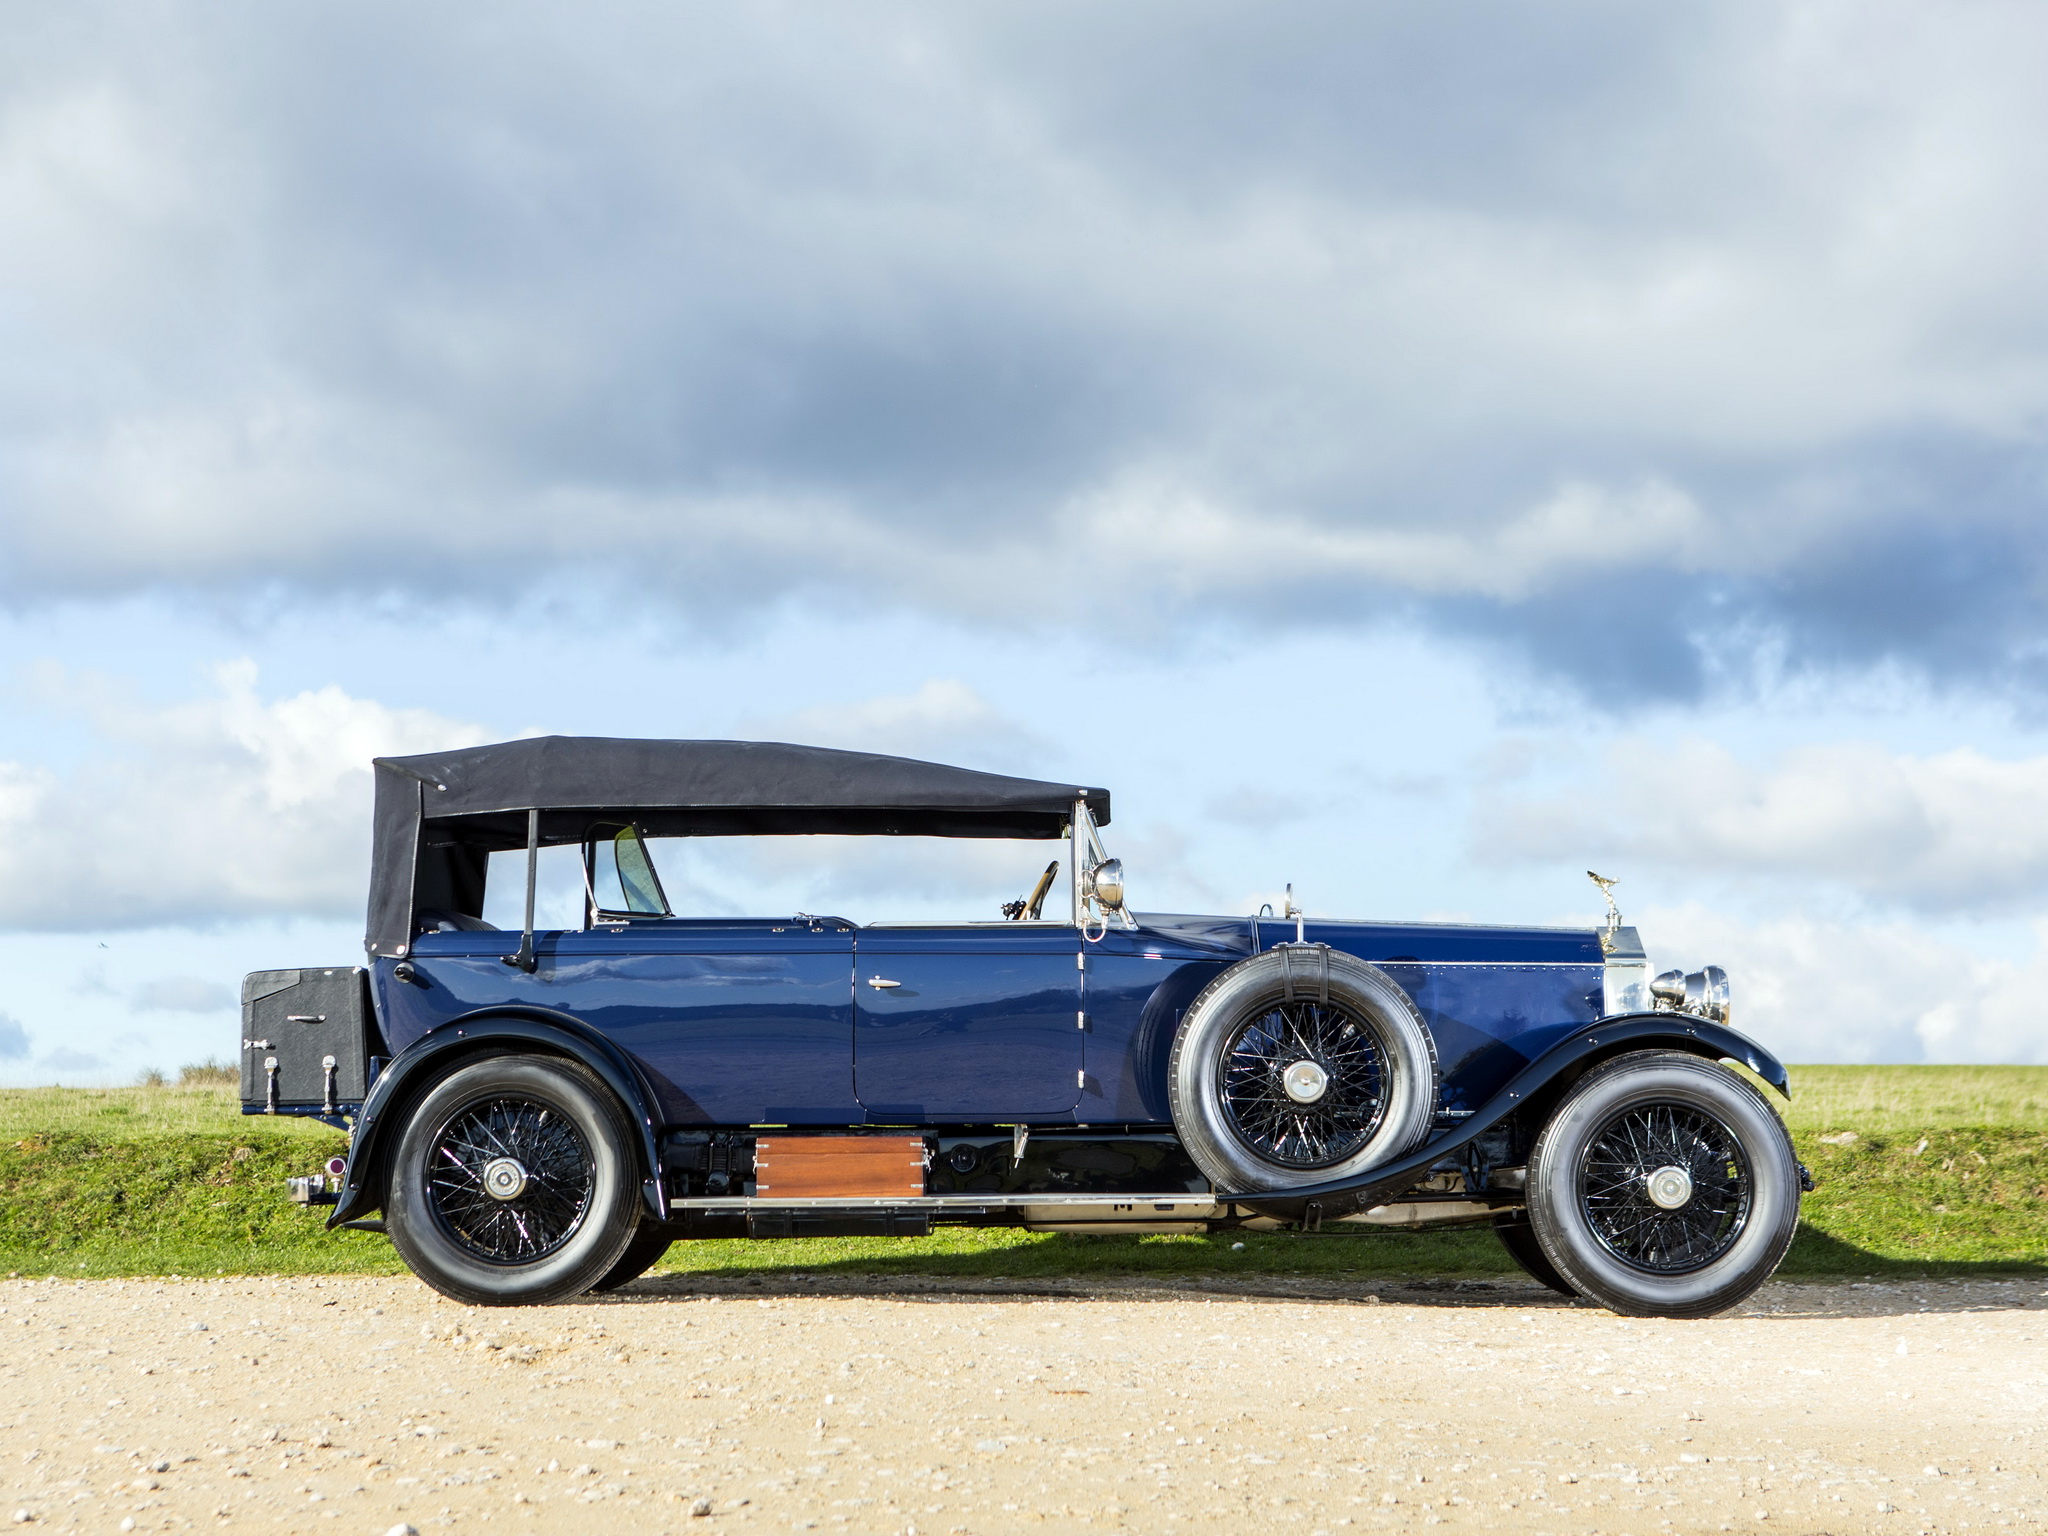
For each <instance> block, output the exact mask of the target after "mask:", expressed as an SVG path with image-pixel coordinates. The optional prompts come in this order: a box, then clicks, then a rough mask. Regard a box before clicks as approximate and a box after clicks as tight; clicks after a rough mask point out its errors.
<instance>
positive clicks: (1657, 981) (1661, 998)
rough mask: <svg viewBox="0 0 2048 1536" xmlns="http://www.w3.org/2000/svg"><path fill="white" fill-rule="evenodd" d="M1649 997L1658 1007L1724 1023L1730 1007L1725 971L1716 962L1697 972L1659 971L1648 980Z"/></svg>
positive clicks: (1670, 1011)
mask: <svg viewBox="0 0 2048 1536" xmlns="http://www.w3.org/2000/svg"><path fill="white" fill-rule="evenodd" d="M1650 997H1651V999H1652V1001H1653V1002H1654V1003H1655V1005H1656V1007H1657V1008H1659V1009H1660V1010H1663V1011H1665V1012H1669V1013H1689V1014H1691V1015H1693V1016H1694V1017H1695V1018H1701V1019H1706V1020H1709V1021H1710V1022H1712V1023H1715V1024H1726V1023H1727V1022H1728V1018H1729V1014H1730V1012H1731V1009H1730V1006H1729V985H1728V973H1727V972H1726V971H1724V970H1722V969H1721V967H1720V966H1718V965H1707V966H1702V967H1701V968H1700V969H1699V970H1696V971H1691V972H1687V971H1661V972H1659V973H1658V975H1657V976H1656V977H1655V978H1654V979H1653V980H1652V981H1651V982H1650Z"/></svg>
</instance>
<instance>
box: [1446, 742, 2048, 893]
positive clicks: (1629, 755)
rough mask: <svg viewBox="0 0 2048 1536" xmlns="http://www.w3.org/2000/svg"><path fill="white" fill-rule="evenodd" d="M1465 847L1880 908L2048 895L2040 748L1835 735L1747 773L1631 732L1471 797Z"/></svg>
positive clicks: (1721, 756) (1704, 748)
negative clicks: (1563, 781) (1590, 757)
mask: <svg viewBox="0 0 2048 1536" xmlns="http://www.w3.org/2000/svg"><path fill="white" fill-rule="evenodd" d="M1472 846H1473V849H1474V851H1475V853H1477V854H1479V855H1480V856H1481V857H1482V858H1483V859H1485V860H1486V861H1488V862H1512V861H1515V860H1517V859H1537V860H1560V861H1562V860H1567V859H1577V858H1586V859H1598V860H1602V861H1605V862H1606V863H1607V864H1609V865H1610V866H1612V867H1617V868H1627V867H1635V868H1644V867H1648V868H1656V869H1661V870H1665V871H1670V872H1689V873H1698V874H1707V873H1712V874H1715V875H1718V876H1721V877H1723V878H1725V879H1730V880H1735V881H1738V882H1747V883H1750V884H1752V885H1755V886H1758V887H1763V888H1769V889H1774V890H1779V891H1783V890H1785V889H1788V888H1790V889H1798V888H1800V887H1801V886H1806V887H1814V886H1819V887H1833V888H1834V889H1836V890H1838V891H1848V892H1852V893H1854V895H1855V896H1857V897H1858V898H1860V899H1861V900H1863V901H1864V902H1867V903H1869V904H1871V905H1874V906H1876V907H1879V908H1893V909H1897V908H1905V909H1910V910H1915V911H1918V912H1922V913H1931V914H1942V915H1950V914H1980V915H1981V914H1989V913H1998V914H2006V915H2010V914H2014V913H2030V912H2032V911H2034V910H2036V909H2037V907H2038V904H2039V902H2040V901H2041V899H2042V896H2043V895H2044V894H2048V758H2038V757H2037V758H2030V759H2021V760H2017V761H2014V760H2002V759H1997V758H1991V757H1987V756H1985V755H1984V754H1983V753H1981V752H1978V751H1976V750H1974V749H1971V748H1961V749H1957V750H1954V751H1949V752H1944V753H1941V754H1939V755H1936V756H1930V757H1915V756H1905V755H1898V754H1894V753H1892V752H1889V751H1886V750H1885V749H1884V748H1882V747H1880V746H1877V745H1875V744H1872V743H1868V742H1833V743H1828V744H1825V745H1814V746H1805V747H1800V748H1797V749H1795V750H1793V751H1790V752H1787V753H1785V754H1784V755H1783V756H1782V757H1781V758H1780V759H1779V760H1778V761H1777V762H1775V763H1772V764H1770V765H1769V766H1768V767H1762V768H1759V767H1756V766H1752V765H1750V764H1747V763H1744V762H1742V761H1741V760H1740V759H1738V758H1737V757H1736V756H1735V755H1734V754H1733V753H1731V752H1729V751H1727V750H1726V749H1725V748H1723V747H1721V746H1719V745H1717V744H1715V743H1713V742H1710V741H1705V740H1700V739H1697V738H1694V739H1688V740H1679V741H1673V742H1650V741H1645V740H1642V739H1639V738H1632V739H1627V740H1624V741H1622V742H1620V743H1617V744H1616V745H1615V746H1614V747H1612V748H1611V749H1610V750H1609V751H1608V753H1607V754H1606V763H1605V772H1604V773H1600V774H1597V775H1595V776H1593V777H1592V780H1591V782H1586V781H1583V780H1582V781H1580V782H1578V783H1575V784H1573V785H1572V787H1571V788H1570V790H1569V791H1568V792H1562V793H1560V792H1558V791H1556V790H1554V789H1551V790H1544V789H1536V790H1529V789H1516V790H1512V791H1499V790H1497V791H1494V792H1492V793H1489V794H1488V795H1486V796H1485V797H1483V798H1482V801H1481V804H1480V806H1479V809H1478V811H1477V813H1476V815H1475V817H1474V825H1473V835H1472Z"/></svg>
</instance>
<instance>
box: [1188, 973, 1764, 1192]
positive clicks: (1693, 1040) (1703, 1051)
mask: <svg viewBox="0 0 2048 1536" xmlns="http://www.w3.org/2000/svg"><path fill="white" fill-rule="evenodd" d="M1659 1048H1662V1049H1665V1050H1674V1051H1686V1052H1689V1053H1691V1054H1692V1055H1694V1056H1704V1057H1706V1058H1707V1059H1708V1060H1710V1061H1722V1060H1732V1061H1736V1062H1739V1063H1741V1064H1742V1065H1743V1066H1745V1067H1747V1068H1749V1070H1750V1071H1752V1072H1754V1073H1755V1074H1756V1075H1757V1076H1758V1077H1760V1078H1762V1079H1763V1080H1764V1081H1765V1082H1767V1083H1769V1084H1770V1085H1771V1086H1772V1087H1773V1088H1775V1089H1777V1090H1778V1092H1779V1093H1781V1094H1783V1095H1784V1096H1785V1097H1786V1098H1788V1099H1789V1098H1791V1096H1792V1090H1791V1087H1790V1083H1789V1079H1788V1077H1787V1074H1786V1072H1785V1068H1784V1065H1783V1064H1782V1063H1781V1062H1780V1061H1779V1060H1778V1058H1777V1057H1775V1056H1773V1055H1772V1054H1771V1053H1770V1052H1769V1051H1767V1050H1765V1049H1764V1048H1763V1047H1762V1046H1760V1045H1758V1044H1757V1043H1756V1042H1755V1041H1754V1040H1751V1039H1750V1038H1749V1037H1748V1036H1747V1035H1741V1034H1737V1033H1736V1032H1735V1031H1734V1030H1732V1029H1730V1028H1728V1026H1727V1025H1725V1024H1715V1023H1712V1022H1710V1021H1709V1020H1706V1019H1700V1018H1694V1017H1693V1016H1691V1015H1690V1014H1683V1013H1624V1014H1616V1015H1615V1016H1613V1017H1612V1018H1606V1019H1602V1020H1600V1021H1599V1022H1598V1023H1597V1024H1588V1025H1586V1026H1584V1027H1583V1028H1581V1029H1579V1030H1577V1031H1575V1032H1574V1033H1572V1034H1570V1035H1567V1036H1566V1037H1565V1038H1564V1039H1562V1040H1560V1041H1559V1042H1558V1043H1557V1044H1555V1045H1553V1046H1552V1047H1551V1048H1550V1049H1549V1050H1547V1051H1545V1052H1544V1053H1543V1054H1542V1055H1541V1056H1538V1057H1537V1058H1536V1059H1535V1060H1534V1061H1532V1062H1530V1063H1529V1065H1527V1066H1526V1067H1524V1068H1522V1070H1521V1071H1520V1072H1517V1073H1516V1074H1515V1075H1514V1077H1512V1078H1511V1079H1509V1080H1508V1083H1507V1085H1506V1086H1505V1087H1503V1088H1502V1089H1501V1090H1500V1092H1498V1093H1496V1094H1495V1095H1494V1096H1493V1097H1492V1098H1490V1099H1488V1100H1487V1101H1486V1102H1485V1103H1484V1104H1483V1105H1481V1106H1480V1107H1479V1109H1478V1110H1476V1111H1475V1112H1474V1113H1473V1115H1472V1117H1471V1118H1470V1119H1468V1120H1466V1121H1465V1122H1464V1123H1462V1124H1460V1125H1456V1126H1453V1127H1451V1128H1450V1129H1449V1130H1446V1131H1443V1132H1440V1133H1439V1134H1437V1135H1435V1136H1433V1137H1431V1138H1430V1139H1429V1140H1428V1141H1425V1142H1424V1143H1423V1144H1422V1145H1421V1146H1419V1147H1417V1148H1416V1149H1415V1150H1414V1151H1413V1152H1410V1153H1408V1154H1407V1155H1405V1156H1404V1157H1402V1158H1401V1159H1400V1160H1399V1161H1398V1162H1394V1163H1388V1164H1385V1165H1384V1166H1382V1167H1379V1168H1375V1169H1373V1170H1371V1171H1370V1172H1368V1173H1365V1174H1363V1175H1360V1176H1358V1177H1356V1178H1353V1179H1349V1180H1343V1181H1338V1182H1335V1183H1330V1184H1308V1185H1302V1186H1300V1187H1298V1188H1295V1189H1289V1190H1285V1191H1279V1192H1273V1193H1264V1194H1247V1195H1228V1194H1221V1193H1219V1194H1218V1195H1217V1196H1216V1198H1217V1200H1218V1201H1222V1202H1227V1203H1229V1204H1231V1205H1242V1206H1246V1207H1248V1208H1250V1209H1251V1210H1254V1211H1256V1212H1258V1214H1259V1215H1261V1216H1273V1217H1277V1218H1279V1219H1280V1220H1282V1221H1302V1220H1304V1219H1308V1218H1313V1219H1312V1220H1309V1225H1311V1226H1314V1225H1318V1224H1320V1223H1321V1222H1323V1221H1333V1220H1335V1219H1337V1218H1338V1217H1341V1216H1349V1215H1352V1214H1353V1213H1355V1212H1360V1211H1369V1210H1371V1209H1372V1208H1373V1207H1374V1206H1376V1205H1384V1204H1385V1203H1386V1202H1387V1201H1388V1200H1389V1199H1391V1198H1393V1197H1394V1196H1396V1195H1399V1194H1401V1193H1402V1192H1404V1191H1405V1190H1407V1189H1408V1188H1410V1187H1411V1186H1412V1185H1414V1184H1415V1183H1417V1182H1418V1181H1420V1180H1421V1179H1424V1178H1426V1177H1427V1176H1428V1174H1429V1170H1430V1168H1431V1166H1432V1165H1433V1164H1435V1163H1436V1162H1437V1161H1439V1160H1440V1159H1442V1158H1444V1157H1447V1156H1449V1155H1450V1154H1452V1153H1455V1152H1462V1151H1463V1150H1464V1149H1465V1148H1466V1147H1467V1146H1469V1145H1470V1144H1471V1143H1473V1142H1474V1141H1477V1140H1478V1139H1479V1138H1480V1137H1481V1136H1483V1135H1485V1134H1486V1133H1487V1132H1488V1131H1490V1130H1492V1129H1493V1128H1494V1127H1495V1126H1497V1125H1499V1124H1500V1123H1501V1122H1502V1121H1504V1120H1506V1119H1508V1118H1509V1117H1510V1116H1513V1115H1516V1114H1520V1113H1523V1112H1525V1111H1527V1110H1530V1109H1531V1108H1535V1109H1537V1110H1539V1111H1541V1110H1543V1109H1546V1108H1547V1106H1548V1104H1549V1103H1551V1102H1554V1101H1555V1100H1556V1099H1557V1098H1558V1097H1559V1096H1561V1094H1562V1093H1563V1091H1564V1090H1565V1089H1566V1088H1568V1087H1570V1086H1571V1084H1572V1083H1574V1082H1576V1081H1577V1080H1578V1079H1579V1078H1580V1077H1582V1076H1584V1075H1585V1074H1586V1073H1587V1072H1588V1071H1590V1070H1591V1069H1592V1068H1593V1067H1595V1066H1598V1065H1599V1064H1600V1063H1601V1062H1603V1061H1606V1060H1607V1059H1608V1058H1609V1057H1613V1056H1620V1055H1623V1054H1624V1053H1626V1052H1629V1051H1644V1050H1656V1049H1659ZM1532 1130H1533V1127H1532ZM1311 1206H1314V1207H1316V1209H1315V1210H1314V1211H1311V1210H1310V1209H1309V1208H1310V1207H1311Z"/></svg>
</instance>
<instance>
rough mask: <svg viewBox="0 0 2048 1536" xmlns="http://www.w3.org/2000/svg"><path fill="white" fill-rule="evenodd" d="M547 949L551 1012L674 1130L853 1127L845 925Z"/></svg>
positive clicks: (805, 922)
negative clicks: (626, 1066)
mask: <svg viewBox="0 0 2048 1536" xmlns="http://www.w3.org/2000/svg"><path fill="white" fill-rule="evenodd" d="M551 948H552V951H553V952H552V954H551V955H547V954H544V956H543V963H542V966H541V971H540V975H541V976H542V977H544V978H546V979H547V981H549V982H551V983H552V985H551V987H550V988H549V989H548V990H549V1001H550V1002H551V1003H552V1004H553V1005H554V1006H556V1007H559V1008H562V1009H564V1010H566V1011H568V1012H571V1013H573V1014H575V1015H576V1016H577V1017H578V1018H580V1019H582V1020H583V1021H584V1022H585V1023H587V1024H589V1025H591V1026H592V1027H593V1028H596V1029H599V1030H601V1031H603V1032H604V1033H605V1034H607V1035H609V1036H610V1037H611V1038H612V1039H613V1040H615V1041H617V1042H618V1043H619V1045H620V1046H622V1047H623V1048H624V1049H625V1050H627V1051H628V1052H630V1053H631V1054H632V1055H633V1057H634V1058H635V1059H636V1060H637V1061H638V1062H639V1063H640V1064H641V1066H642V1067H643V1068H644V1069H645V1070H646V1071H647V1073H648V1075H649V1076H650V1077H651V1078H653V1079H654V1080H655V1084H656V1087H657V1089H658V1091H659V1092H660V1093H661V1095H662V1097H663V1099H664V1101H665V1103H664V1108H665V1111H666V1113H667V1114H668V1116H669V1118H670V1120H671V1121H672V1122H673V1123H678V1124H697V1125H849V1124H858V1123H859V1122H860V1120H861V1110H860V1106H859V1104H858V1103H857V1101H856V1100H855V1098H854V1092H853V1006H852V1005H853V998H852V954H853V925H852V924H851V923H847V922H843V921H841V920H840V919H837V918H811V919H804V918H765V919H733V920H713V921H703V920H695V919H687V920H680V919H670V920H667V921H657V922H634V923H629V924H628V923H621V924H599V925H597V926H595V927H592V928H591V929H589V930H588V931H587V932H583V933H565V934H562V935H561V936H560V938H559V939H558V940H557V941H556V942H555V944H554V945H553V946H551ZM550 960H551V961H552V964H549V963H548V962H549V961H550Z"/></svg>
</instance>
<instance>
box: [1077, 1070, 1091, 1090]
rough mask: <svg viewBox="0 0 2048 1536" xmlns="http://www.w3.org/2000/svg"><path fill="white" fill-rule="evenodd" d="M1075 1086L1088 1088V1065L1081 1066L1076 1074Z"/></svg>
mask: <svg viewBox="0 0 2048 1536" xmlns="http://www.w3.org/2000/svg"><path fill="white" fill-rule="evenodd" d="M1074 1086H1075V1087H1076V1088H1086V1087H1087V1086H1088V1069H1087V1068H1086V1067H1083V1068H1081V1070H1080V1071H1078V1072H1076V1073H1075V1074H1074Z"/></svg>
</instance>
